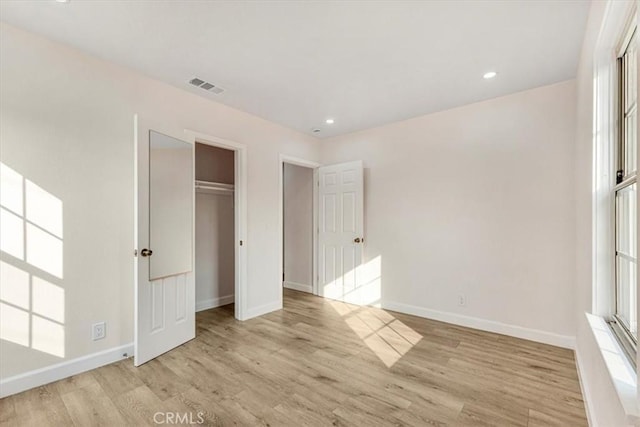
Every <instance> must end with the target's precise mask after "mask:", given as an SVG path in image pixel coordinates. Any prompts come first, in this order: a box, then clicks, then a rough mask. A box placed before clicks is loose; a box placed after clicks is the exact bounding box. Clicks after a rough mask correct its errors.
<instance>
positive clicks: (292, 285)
mask: <svg viewBox="0 0 640 427" xmlns="http://www.w3.org/2000/svg"><path fill="white" fill-rule="evenodd" d="M282 286H284V287H285V288H287V289H293V290H294V291H300V292H308V293H310V294H312V293H313V288H312V287H311V285H305V284H303V283H296V282H287V281H285V282H283V283H282Z"/></svg>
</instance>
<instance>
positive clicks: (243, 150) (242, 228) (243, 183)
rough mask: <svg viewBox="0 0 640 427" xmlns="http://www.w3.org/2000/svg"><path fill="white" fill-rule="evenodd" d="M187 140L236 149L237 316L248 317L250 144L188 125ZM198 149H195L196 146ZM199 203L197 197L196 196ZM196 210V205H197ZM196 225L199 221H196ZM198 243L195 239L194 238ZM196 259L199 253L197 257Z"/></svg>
mask: <svg viewBox="0 0 640 427" xmlns="http://www.w3.org/2000/svg"><path fill="white" fill-rule="evenodd" d="M184 133H185V135H186V141H187V142H190V143H192V144H194V146H195V144H196V142H197V143H200V144H205V145H210V146H213V147H218V148H225V149H227V150H231V151H234V152H235V168H234V169H235V170H234V173H235V184H234V185H235V187H234V193H233V200H234V209H233V215H234V223H235V224H234V228H235V264H236V265H235V284H234V298H235V318H236V319H238V320H245V319H246V318H247V317H246V316H247V299H248V298H247V297H248V295H247V147H246V146H245V145H244V144H240V143H238V142H234V141H229V140H226V139H222V138H218V137H216V136H212V135H207V134H204V133H201V132H196V131H192V130H189V129H185V131H184ZM194 152H195V150H194ZM194 203H195V198H194ZM194 212H195V207H194ZM194 227H195V224H194ZM194 245H195V241H194ZM194 262H195V257H194Z"/></svg>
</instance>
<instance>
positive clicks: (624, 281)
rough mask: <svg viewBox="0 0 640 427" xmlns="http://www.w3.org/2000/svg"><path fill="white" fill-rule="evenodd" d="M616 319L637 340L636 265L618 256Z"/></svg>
mask: <svg viewBox="0 0 640 427" xmlns="http://www.w3.org/2000/svg"><path fill="white" fill-rule="evenodd" d="M617 258H618V263H617V264H618V274H617V276H618V280H617V281H618V313H617V314H618V318H619V319H620V320H621V321H622V323H623V324H624V326H625V327H626V328H627V329H629V330H630V331H631V333H632V335H633V337H634V338H636V339H637V338H638V322H637V319H636V263H635V262H633V261H630V260H628V259H626V258H623V257H620V256H618V257H617Z"/></svg>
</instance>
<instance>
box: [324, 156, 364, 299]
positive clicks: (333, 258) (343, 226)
mask: <svg viewBox="0 0 640 427" xmlns="http://www.w3.org/2000/svg"><path fill="white" fill-rule="evenodd" d="M318 173H319V180H318V182H319V191H318V197H319V201H320V207H321V209H320V211H319V213H318V221H319V232H318V246H319V247H318V249H319V250H318V254H319V258H320V259H319V260H318V262H319V265H320V268H319V273H320V274H319V283H318V285H319V289H318V291H319V292H318V293H319V295H321V296H324V297H326V298H332V299H337V300H340V301H348V302H351V303H355V304H361V303H362V302H361V301H360V297H359V295H360V294H361V293H360V292H359V290H358V274H359V272H358V270H359V269H358V267H359V266H360V264H361V263H362V242H360V243H357V242H356V239H363V228H364V224H363V220H364V200H363V199H364V186H363V184H364V183H363V169H362V162H361V161H356V162H350V163H342V164H338V165H331V166H323V167H321V168H319V169H318Z"/></svg>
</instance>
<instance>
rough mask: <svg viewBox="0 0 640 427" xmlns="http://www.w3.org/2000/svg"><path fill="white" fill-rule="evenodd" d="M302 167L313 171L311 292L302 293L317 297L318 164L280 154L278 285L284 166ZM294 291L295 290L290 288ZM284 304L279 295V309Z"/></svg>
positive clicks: (281, 252)
mask: <svg viewBox="0 0 640 427" xmlns="http://www.w3.org/2000/svg"><path fill="white" fill-rule="evenodd" d="M285 163H288V164H291V165H296V166H302V167H305V168H310V169H312V170H313V183H312V185H313V195H312V198H313V214H312V215H313V218H312V224H311V226H312V233H311V248H312V250H311V251H312V252H311V282H312V283H311V290H310V291H307V290H303V292H310V293H312V294H314V295H318V256H317V253H316V236H317V231H316V230H317V229H318V209H317V207H318V203H317V201H318V168H319V167H320V163H317V162H313V161H311V160H305V159H301V158H299V157H293V156H288V155H286V154H280V155H279V157H278V182H279V186H278V188H279V191H278V201H279V203H278V235H279V236H280V247H279V250H278V272H279V274H278V279H277V280H278V283H282V278H283V277H284V269H283V266H284V260H283V251H284V174H283V168H284V164H285ZM291 289H295V288H291ZM283 304H284V300H283V295H282V292H281V293H280V307H282V306H283Z"/></svg>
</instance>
